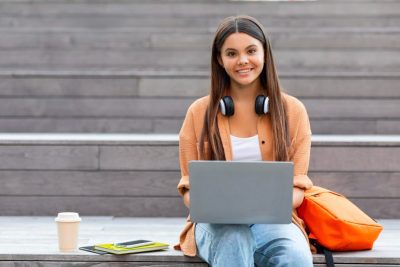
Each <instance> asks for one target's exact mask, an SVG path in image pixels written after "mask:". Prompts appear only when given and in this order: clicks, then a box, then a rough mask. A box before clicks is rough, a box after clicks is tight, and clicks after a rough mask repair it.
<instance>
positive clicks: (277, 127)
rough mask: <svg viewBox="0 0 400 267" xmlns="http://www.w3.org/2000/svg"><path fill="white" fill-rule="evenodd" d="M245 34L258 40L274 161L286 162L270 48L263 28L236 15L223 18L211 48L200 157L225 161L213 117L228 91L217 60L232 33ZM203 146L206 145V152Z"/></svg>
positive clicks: (280, 104)
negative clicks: (272, 137)
mask: <svg viewBox="0 0 400 267" xmlns="http://www.w3.org/2000/svg"><path fill="white" fill-rule="evenodd" d="M237 32H239V33H246V34H248V35H250V36H251V37H253V38H255V39H257V40H259V41H260V42H261V43H262V44H263V48H264V62H265V64H264V68H263V70H262V72H261V74H260V81H261V86H262V89H263V91H264V94H265V95H266V96H268V97H269V115H267V116H271V124H272V131H273V136H274V141H273V143H274V149H273V151H274V158H275V160H277V161H286V160H288V158H289V152H288V151H289V145H290V138H289V130H288V128H289V127H288V120H287V115H286V108H285V103H284V101H283V99H282V96H281V86H280V82H279V78H278V74H277V71H276V68H275V63H274V58H273V56H272V48H271V44H270V42H269V40H268V38H267V35H266V34H265V31H264V29H263V26H262V25H261V23H259V22H258V21H257V20H256V19H255V18H252V17H250V16H245V15H240V16H232V17H227V18H225V19H224V20H223V21H222V22H221V24H220V25H219V27H218V29H217V31H216V33H215V36H214V41H213V44H212V54H211V88H210V101H209V103H208V108H207V111H206V114H205V117H204V125H203V130H202V133H201V137H200V147H199V149H200V157H201V158H203V159H211V160H225V159H226V158H225V153H224V149H223V146H222V141H221V136H220V134H219V130H218V122H217V114H218V110H219V101H220V99H221V98H222V97H223V96H224V93H225V91H226V90H228V89H229V88H230V77H229V76H228V74H227V73H226V72H225V69H224V68H223V67H222V66H221V65H220V64H219V62H218V57H219V56H220V54H221V48H222V45H223V44H224V42H225V40H226V38H227V37H228V36H229V35H231V34H232V33H237ZM205 142H208V143H209V146H208V148H206V147H205Z"/></svg>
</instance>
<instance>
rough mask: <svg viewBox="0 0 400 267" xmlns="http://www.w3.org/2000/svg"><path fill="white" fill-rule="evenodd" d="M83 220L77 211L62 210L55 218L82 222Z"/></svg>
mask: <svg viewBox="0 0 400 267" xmlns="http://www.w3.org/2000/svg"><path fill="white" fill-rule="evenodd" d="M81 220H82V219H81V218H79V214H78V213H77V212H60V213H58V216H57V218H56V219H55V221H56V222H80V221H81Z"/></svg>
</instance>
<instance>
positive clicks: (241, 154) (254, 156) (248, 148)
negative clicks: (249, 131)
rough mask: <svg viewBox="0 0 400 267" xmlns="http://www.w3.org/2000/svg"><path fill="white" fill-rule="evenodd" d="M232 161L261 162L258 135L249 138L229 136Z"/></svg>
mask: <svg viewBox="0 0 400 267" xmlns="http://www.w3.org/2000/svg"><path fill="white" fill-rule="evenodd" d="M231 143H232V160H234V161H261V160H262V158H261V150H260V144H259V140H258V135H255V136H251V137H236V136H233V135H231Z"/></svg>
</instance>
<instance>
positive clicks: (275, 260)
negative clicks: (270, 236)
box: [254, 238, 313, 267]
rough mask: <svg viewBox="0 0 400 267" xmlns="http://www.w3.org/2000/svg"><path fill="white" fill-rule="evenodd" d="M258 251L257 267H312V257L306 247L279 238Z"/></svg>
mask: <svg viewBox="0 0 400 267" xmlns="http://www.w3.org/2000/svg"><path fill="white" fill-rule="evenodd" d="M273 242H274V243H275V244H266V245H265V246H264V249H263V248H261V249H258V250H257V251H256V253H255V254H254V255H255V261H256V263H257V266H285V267H289V266H293V267H312V266H313V260H312V255H311V252H310V250H309V248H308V247H304V246H302V245H301V244H298V243H296V242H293V240H290V239H286V238H281V239H279V240H274V241H273Z"/></svg>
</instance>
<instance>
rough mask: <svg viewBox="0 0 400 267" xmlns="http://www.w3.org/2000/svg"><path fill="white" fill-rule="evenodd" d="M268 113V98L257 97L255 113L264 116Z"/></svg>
mask: <svg viewBox="0 0 400 267" xmlns="http://www.w3.org/2000/svg"><path fill="white" fill-rule="evenodd" d="M268 112H269V98H268V97H266V96H264V95H258V96H257V98H256V113H257V114H258V115H264V114H267V113H268Z"/></svg>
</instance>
